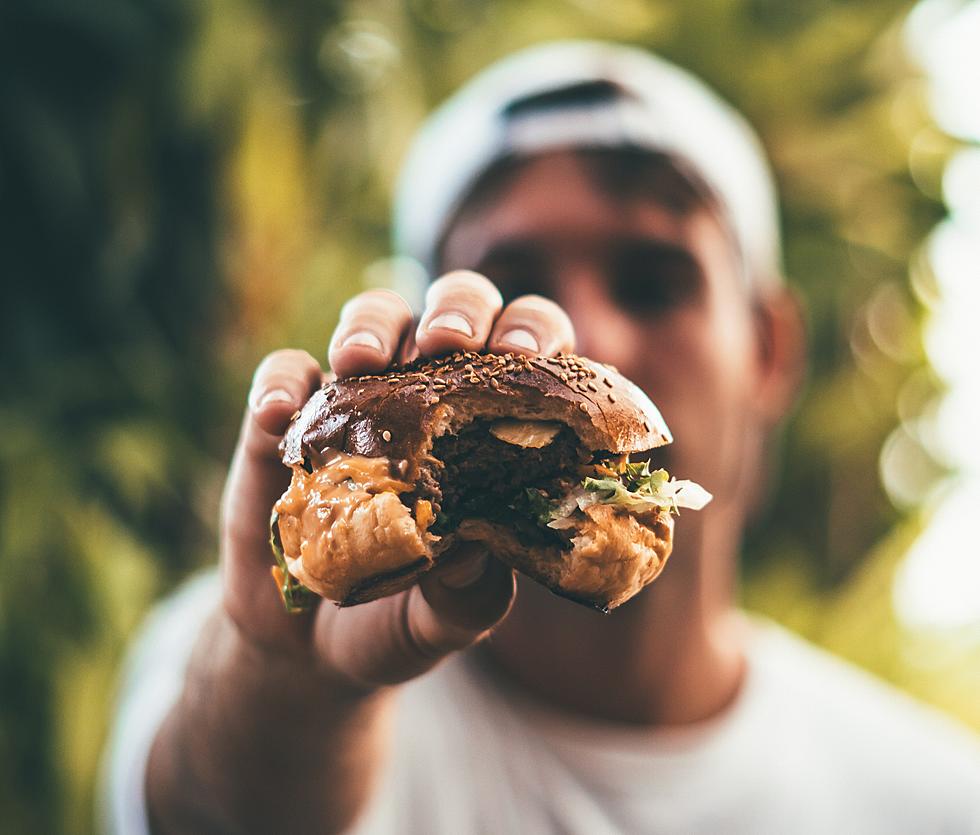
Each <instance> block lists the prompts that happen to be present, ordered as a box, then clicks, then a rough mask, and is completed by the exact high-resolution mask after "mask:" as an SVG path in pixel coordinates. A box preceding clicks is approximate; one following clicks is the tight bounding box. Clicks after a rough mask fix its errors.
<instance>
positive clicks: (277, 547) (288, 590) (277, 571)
mask: <svg viewBox="0 0 980 835" xmlns="http://www.w3.org/2000/svg"><path fill="white" fill-rule="evenodd" d="M269 545H270V546H271V547H272V554H273V556H274V557H275V558H276V564H275V566H273V568H272V576H273V577H274V578H275V581H276V587H277V588H278V589H279V594H280V596H281V597H282V602H283V605H284V606H285V607H286V611H287V612H289V613H290V614H291V615H293V614H297V613H298V612H307V611H309V610H310V609H312V608H313V606H314V605H315V604H316V601H317V600H318V599H319V598H318V596H317V595H316V594H314V593H313V592H311V591H310V590H309V589H308V588H307V587H306V586H304V585H303V584H302V583H301V582H300V581H299V580H297V579H296V578H295V577H293V575H292V574H290V573H289V568H288V566H287V565H286V556H285V554H283V551H282V539H281V538H280V535H279V514H278V513H277V512H276V511H274V510H273V511H272V518H271V519H270V520H269Z"/></svg>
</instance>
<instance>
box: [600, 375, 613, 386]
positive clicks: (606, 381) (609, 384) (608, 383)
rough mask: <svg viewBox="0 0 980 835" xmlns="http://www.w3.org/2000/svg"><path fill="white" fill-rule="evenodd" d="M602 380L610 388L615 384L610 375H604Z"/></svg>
mask: <svg viewBox="0 0 980 835" xmlns="http://www.w3.org/2000/svg"><path fill="white" fill-rule="evenodd" d="M602 382H604V383H605V384H606V385H607V386H609V388H612V387H613V384H612V383H611V382H610V380H609V378H608V377H603V378H602Z"/></svg>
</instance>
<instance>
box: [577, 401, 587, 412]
mask: <svg viewBox="0 0 980 835" xmlns="http://www.w3.org/2000/svg"><path fill="white" fill-rule="evenodd" d="M578 407H579V408H580V409H581V410H582V411H583V412H588V411H589V407H588V406H586V405H585V404H584V403H579V404H578Z"/></svg>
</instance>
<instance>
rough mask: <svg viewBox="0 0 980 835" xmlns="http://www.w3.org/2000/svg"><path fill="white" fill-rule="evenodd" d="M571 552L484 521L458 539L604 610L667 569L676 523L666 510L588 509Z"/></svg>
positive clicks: (468, 526)
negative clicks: (523, 538)
mask: <svg viewBox="0 0 980 835" xmlns="http://www.w3.org/2000/svg"><path fill="white" fill-rule="evenodd" d="M584 512H585V514H586V516H587V517H588V518H587V519H584V520H581V521H579V522H578V524H577V525H576V526H575V529H574V536H573V537H572V540H571V541H572V548H571V549H570V550H567V551H563V550H561V549H560V548H558V547H556V546H553V545H552V546H541V545H536V546H527V545H524V544H522V543H521V541H520V540H519V539H518V538H517V536H516V535H515V534H514V532H513V531H512V530H510V529H509V528H507V527H504V526H503V525H499V524H495V523H493V522H488V521H486V520H483V519H467V520H464V521H463V522H462V523H461V524H460V526H459V529H458V530H457V531H456V534H455V536H457V537H458V538H459V539H464V540H469V541H481V542H485V543H486V544H487V546H488V547H489V549H490V553H491V554H492V555H493V556H494V557H496V558H497V559H499V560H501V561H502V562H505V563H507V564H508V565H510V566H511V567H512V568H515V569H517V570H518V571H520V572H521V573H522V574H526V575H527V576H528V577H530V578H531V579H533V580H537V581H538V582H539V583H541V584H542V585H543V586H545V587H546V588H548V589H550V590H551V591H552V592H554V593H555V594H559V595H561V596H562V597H567V598H569V599H570V600H574V601H576V602H577V603H584V604H586V605H588V606H592V607H594V608H596V609H599V610H601V611H603V612H608V611H610V610H611V609H615V608H616V607H617V606H619V605H621V604H623V603H625V602H626V601H627V600H629V599H630V598H631V597H633V596H634V595H635V594H637V592H639V591H640V590H641V589H642V588H643V587H644V586H646V585H648V584H649V583H651V582H653V580H655V579H656V578H657V575H659V574H660V572H661V571H663V568H664V566H665V565H666V564H667V558H668V557H669V556H670V551H671V545H672V541H673V533H674V520H673V518H672V517H671V515H670V513H669V512H668V511H666V510H662V511H659V512H655V513H647V514H644V515H643V516H642V517H639V516H635V515H633V514H630V513H627V512H625V511H622V510H617V509H616V508H613V507H610V506H609V505H592V506H591V507H587V508H586V509H585V511H584Z"/></svg>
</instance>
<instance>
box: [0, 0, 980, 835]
mask: <svg viewBox="0 0 980 835" xmlns="http://www.w3.org/2000/svg"><path fill="white" fill-rule="evenodd" d="M907 5H908V4H907V3H905V2H898V0H874V2H872V0H859V1H858V2H851V3H847V4H840V3H831V2H827V0H823V2H818V0H807V2H797V3H784V2H776V0H701V1H700V2H697V3H687V4H680V3H670V2H644V1H643V0H602V2H599V1H598V0H565V1H564V2H562V1H560V0H528V1H527V2H518V0H499V1H498V2H489V0H403V1H402V2H400V3H390V2H382V0H373V1H372V0H361V2H334V3H331V2H320V3H314V2H300V0H282V2H271V0H209V2H206V3H198V2H191V0H143V2H135V0H98V2H96V0H34V2H31V0H12V2H10V3H7V4H4V6H3V7H2V9H0V151H2V153H0V212H2V219H3V223H2V224H0V242H2V248H0V259H2V261H0V269H2V273H3V301H2V304H0V345H2V356H3V357H4V359H5V363H4V374H3V377H2V379H0V391H2V392H3V397H2V402H0V457H2V462H3V469H2V475H0V514H2V515H0V519H2V524H0V809H2V810H3V811H2V815H3V819H2V823H3V826H2V828H3V830H4V831H10V832H45V831H50V832H54V831H57V832H85V831H88V830H89V829H90V824H89V821H90V820H91V809H90V804H91V800H92V791H93V785H94V779H95V766H96V758H97V756H98V753H99V748H100V745H101V744H102V738H103V733H104V730H105V727H106V722H107V717H108V710H109V704H110V698H111V687H112V682H113V675H114V670H115V665H116V664H117V662H118V660H119V655H120V652H121V649H122V647H123V646H124V642H125V639H126V637H127V636H128V634H129V633H130V631H131V629H132V628H133V627H134V625H135V624H136V623H137V621H138V619H139V617H140V615H141V613H142V612H143V611H144V610H145V608H146V607H147V606H148V605H149V603H150V601H151V600H152V599H153V598H154V597H155V596H156V595H158V594H160V593H162V592H164V591H166V590H167V589H168V588H170V587H171V586H172V585H173V584H174V583H175V582H176V581H177V580H178V579H179V578H180V577H182V576H184V575H185V574H186V573H187V571H189V570H190V569H191V568H192V567H194V566H198V565H203V564H206V563H209V562H211V561H213V559H214V539H215V527H216V516H217V502H218V495H219V492H220V486H221V480H222V478H223V472H224V467H225V463H226V461H227V458H228V455H229V453H230V447H231V443H232V441H233V438H234V434H235V430H236V428H237V422H238V419H239V415H240V409H241V403H242V400H243V397H244V392H245V389H246V386H247V379H248V375H249V374H250V372H251V368H252V367H253V366H254V363H255V362H256V361H257V359H258V358H259V357H260V356H261V355H262V354H263V353H264V352H265V351H266V350H268V349H270V348H273V347H275V346H278V345H281V344H286V343H289V344H294V345H298V346H300V347H303V348H306V349H308V350H310V351H311V352H312V353H314V355H318V356H322V355H323V352H324V348H325V342H326V338H327V335H328V334H329V331H330V329H331V327H332V323H333V319H334V317H335V315H336V311H337V310H338V308H339V305H340V304H341V303H342V301H343V300H344V299H345V298H346V297H348V296H349V295H350V294H351V293H352V292H355V291H356V290H357V289H359V288H360V287H361V286H363V284H364V283H384V282H388V281H391V280H392V276H393V274H394V273H393V269H392V264H391V262H389V261H386V260H384V259H385V256H386V255H387V211H388V198H389V194H390V189H391V184H392V181H393V178H394V177H395V175H396V173H397V168H398V163H399V159H400V155H401V153H402V151H403V150H404V148H405V146H406V144H407V141H408V139H409V137H410V135H411V132H412V130H413V128H414V127H415V125H417V123H418V122H419V120H420V119H421V118H422V116H423V115H424V114H425V112H426V111H427V110H428V109H430V108H431V107H432V106H433V105H434V104H436V103H438V102H439V101H440V100H441V99H442V98H443V97H444V96H445V95H447V94H448V93H449V92H451V91H452V90H453V89H454V88H455V87H456V86H457V85H458V84H459V83H461V82H462V81H464V80H465V79H466V78H467V77H469V76H470V75H471V74H472V73H474V72H476V71H477V70H478V69H480V68H481V67H482V66H484V65H485V64H486V63H488V62H490V61H492V60H493V59H495V58H498V57H500V56H502V55H504V54H506V53H507V52H510V51H512V50H513V49H517V48H520V47H522V46H525V45H529V44H532V43H535V42H537V41H540V40H542V39H547V38H556V37H583V36H585V37H596V38H610V39H614V40H626V41H630V42H634V43H639V44H642V45H646V46H648V47H650V48H652V49H655V50H657V51H659V52H661V53H662V54H664V55H665V56H666V57H668V58H672V59H674V60H676V61H678V62H679V63H680V64H682V65H684V66H687V67H689V68H690V69H692V70H693V71H695V72H696V73H699V74H701V75H702V76H703V77H704V78H705V79H706V80H707V81H708V82H709V83H711V84H713V85H714V86H715V87H717V88H718V89H719V91H720V92H722V93H723V94H724V95H725V96H726V97H727V98H729V99H730V100H732V101H733V102H734V103H735V104H736V105H737V106H739V107H740V108H741V109H743V110H744V111H745V112H746V114H747V115H748V116H749V118H750V119H751V120H752V121H753V122H754V123H755V124H756V125H757V127H758V128H759V130H760V133H761V134H762V137H763V140H764V142H765V144H766V146H767V148H768V150H769V151H770V153H771V154H772V156H773V159H774V163H775V167H776V170H777V175H778V177H779V180H780V182H781V185H782V188H783V194H784V198H785V203H784V220H785V228H786V233H787V268H788V273H789V275H790V276H791V277H792V279H793V280H794V281H795V282H796V283H797V285H798V286H799V287H801V289H802V291H803V294H804V295H805V297H806V300H807V304H808V317H809V321H810V325H811V330H812V349H813V351H812V356H813V362H812V369H811V378H810V386H809V390H808V392H807V394H806V396H805V398H804V399H803V401H802V404H801V406H800V409H799V411H798V413H797V415H796V417H795V419H794V420H793V422H792V425H791V426H790V428H789V430H788V433H787V437H786V444H785V455H784V460H783V466H782V468H781V479H782V481H781V488H780V490H779V491H778V492H777V493H776V494H775V496H774V499H773V502H772V507H771V509H770V512H769V513H768V514H767V515H766V517H765V519H764V520H761V521H760V524H759V525H758V529H757V533H756V534H755V535H754V536H753V537H752V539H751V541H750V543H749V545H748V549H747V566H748V568H747V582H746V589H745V596H746V600H747V602H748V603H749V605H751V606H753V607H754V608H757V609H760V610H762V611H765V612H768V613H770V614H773V615H775V616H777V617H779V618H780V619H782V620H785V621H788V622H790V623H791V624H792V625H793V626H794V627H796V628H798V629H800V630H801V631H803V632H805V633H806V634H808V635H810V636H811V637H814V638H816V639H818V640H821V641H822V642H824V643H826V644H829V645H831V646H833V648H835V649H836V650H838V651H841V652H844V653H846V654H849V655H851V656H852V657H854V658H856V659H858V660H860V661H861V662H862V663H865V664H866V665H868V666H870V667H872V668H873V669H875V670H876V671H877V672H879V673H881V674H885V675H887V676H889V677H891V678H892V679H893V680H896V681H899V682H901V683H904V684H906V685H911V686H913V687H914V688H916V689H917V690H918V692H920V693H922V694H924V695H928V696H930V697H931V698H934V699H935V700H937V701H939V702H941V703H944V704H946V705H947V706H950V707H953V708H956V707H959V709H960V710H961V712H962V715H963V716H964V717H965V718H967V719H968V720H970V721H973V722H974V723H976V724H978V725H980V715H978V714H977V712H976V708H975V707H974V708H972V710H973V712H972V713H971V712H970V710H971V708H970V706H969V704H967V701H966V700H965V699H963V696H962V692H963V691H962V690H961V689H957V687H959V686H960V685H959V683H958V682H957V681H955V680H952V679H949V680H947V681H948V683H947V685H946V689H945V690H943V691H942V692H940V691H939V690H938V689H937V688H936V687H934V686H932V682H931V680H930V681H928V682H927V681H926V680H925V679H922V678H921V677H920V678H916V677H915V676H913V675H912V674H910V673H909V670H908V667H907V665H906V664H905V660H904V656H903V652H904V651H905V649H907V644H906V643H903V637H902V635H901V632H900V630H899V629H898V627H897V626H896V625H895V623H894V620H893V617H892V615H891V608H890V599H889V591H888V582H889V578H890V576H891V571H892V568H893V566H894V563H895V561H896V560H897V558H898V556H899V555H900V553H901V551H902V548H903V547H904V545H905V544H907V542H908V540H909V538H910V537H911V535H912V533H914V531H915V530H916V526H917V525H918V520H917V518H916V517H915V516H914V514H913V515H909V514H908V511H909V509H910V508H914V503H915V501H916V499H917V497H919V496H921V492H920V493H916V492H915V485H912V487H911V488H910V491H911V492H906V493H904V494H902V496H903V497H904V502H905V504H904V505H902V504H901V502H899V505H900V507H901V509H896V505H895V504H894V503H893V502H892V501H889V497H888V496H887V495H886V494H885V492H884V490H883V488H882V485H881V483H880V480H879V475H878V473H879V464H878V462H879V456H880V454H881V450H882V446H883V444H884V442H885V440H886V438H888V437H889V435H890V434H891V433H893V432H894V431H895V430H896V427H897V426H898V425H899V421H900V418H905V417H907V416H909V415H914V414H915V413H916V410H917V409H921V408H923V407H924V404H925V403H927V401H928V399H929V397H930V395H931V394H932V393H934V391H935V388H936V384H935V382H934V380H933V378H932V376H931V375H930V373H929V370H928V368H927V367H926V365H925V361H924V358H923V354H922V350H921V346H920V338H919V319H920V315H921V312H920V309H919V308H918V306H917V303H916V302H915V300H914V296H913V294H912V293H911V291H910V284H909V279H908V265H909V262H910V260H911V259H913V257H914V255H915V252H916V248H917V246H918V245H919V243H920V241H921V240H922V238H923V236H924V235H925V233H926V232H927V231H928V229H929V228H930V226H931V225H932V224H933V223H934V221H935V220H936V219H937V218H938V216H939V214H940V211H941V209H940V204H939V203H938V202H937V200H936V197H937V195H938V186H937V183H938V176H939V171H940V167H941V164H942V161H943V159H944V157H945V154H946V152H947V151H948V149H949V144H948V142H947V141H946V140H945V139H944V138H943V137H942V136H941V135H939V134H938V133H937V132H936V131H935V130H934V128H932V127H931V125H930V123H929V120H928V119H927V117H926V115H925V110H924V107H923V97H922V90H921V85H920V84H919V82H918V81H917V80H916V79H915V77H914V74H913V73H912V72H911V70H910V68H909V67H908V66H907V64H906V62H905V59H904V57H903V54H902V51H901V48H900V39H899V37H898V22H899V20H900V16H901V14H902V13H903V11H904V10H905V9H906V8H907ZM910 163H911V168H910ZM923 460H924V461H925V462H926V470H925V472H926V475H928V472H929V470H928V466H929V462H928V457H927V456H925V455H924V453H923ZM922 472H923V470H922V469H921V468H920V469H919V470H917V473H918V475H919V476H921V474H922ZM920 486H921V485H920ZM927 684H928V685H929V686H926V685H927ZM958 700H959V701H958Z"/></svg>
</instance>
